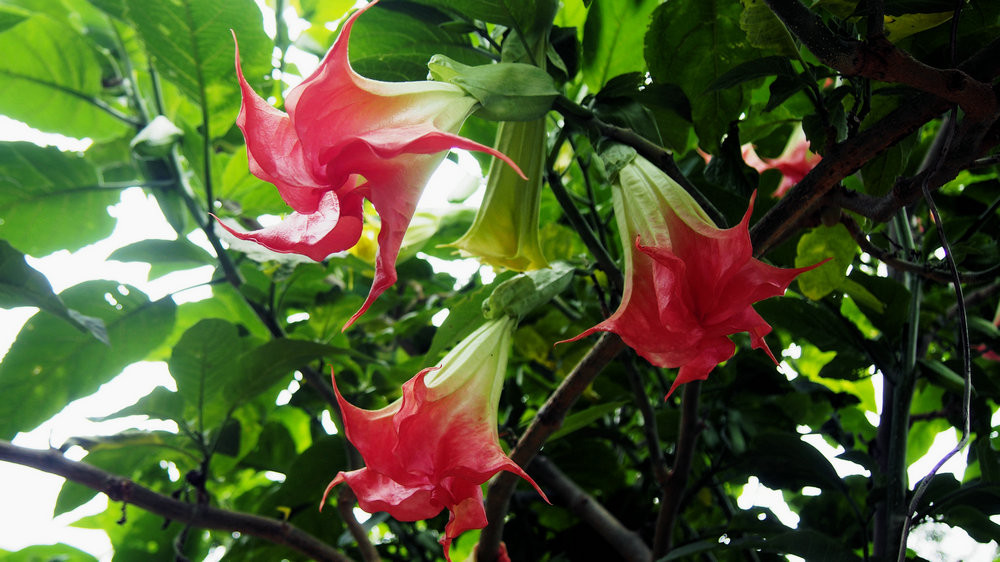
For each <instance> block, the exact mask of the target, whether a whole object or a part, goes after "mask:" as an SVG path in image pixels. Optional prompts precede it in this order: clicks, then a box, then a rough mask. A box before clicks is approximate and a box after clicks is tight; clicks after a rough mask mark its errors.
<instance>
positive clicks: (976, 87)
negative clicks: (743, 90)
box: [765, 0, 997, 120]
mask: <svg viewBox="0 0 1000 562" xmlns="http://www.w3.org/2000/svg"><path fill="white" fill-rule="evenodd" d="M765 2H766V3H767V5H768V6H769V7H770V8H771V10H772V11H773V12H774V13H775V15H777V16H778V18H779V19H781V21H782V22H783V23H784V24H785V25H786V26H787V27H788V29H789V31H791V32H792V34H793V35H795V37H796V38H798V39H799V40H800V41H802V43H803V44H805V45H806V47H808V48H809V50H810V51H812V52H813V54H815V55H816V56H817V57H818V58H819V59H820V61H821V62H823V63H824V64H826V65H828V66H830V67H831V68H833V69H835V70H837V71H838V72H840V73H841V74H843V75H845V76H862V77H865V78H871V79H873V80H879V81H881V82H893V83H897V84H904V85H907V86H911V87H913V88H916V89H918V90H921V91H923V92H927V93H929V94H932V95H934V96H936V97H938V98H941V99H943V100H947V101H949V102H951V103H955V104H958V105H959V106H960V107H961V108H962V109H963V110H964V111H965V113H966V114H967V115H969V116H970V117H971V118H973V119H974V120H982V119H985V118H988V117H989V116H992V115H994V114H995V113H996V111H997V97H996V94H995V93H994V92H993V88H991V87H990V85H989V84H988V83H985V82H981V81H979V80H976V79H975V78H973V77H972V76H970V75H969V74H967V73H966V72H964V71H962V70H961V69H957V68H949V69H938V68H934V67H932V66H929V65H927V64H924V63H922V62H920V61H918V60H917V59H915V58H913V57H912V56H910V54H909V53H907V52H905V51H903V50H902V49H899V48H897V47H896V46H895V45H894V44H893V43H892V42H890V41H889V40H888V39H887V38H886V37H885V35H883V34H879V33H875V34H874V35H873V36H871V37H870V38H869V39H868V40H867V41H858V40H856V39H853V38H848V37H842V36H838V35H836V34H834V33H833V32H831V31H830V30H829V29H828V28H827V27H826V25H824V24H823V22H822V20H820V19H819V17H818V16H817V15H816V14H814V13H813V12H812V11H810V10H809V9H808V8H806V7H805V6H803V5H802V4H801V3H800V2H799V1H798V0H765Z"/></svg>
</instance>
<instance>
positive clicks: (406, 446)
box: [320, 317, 547, 556]
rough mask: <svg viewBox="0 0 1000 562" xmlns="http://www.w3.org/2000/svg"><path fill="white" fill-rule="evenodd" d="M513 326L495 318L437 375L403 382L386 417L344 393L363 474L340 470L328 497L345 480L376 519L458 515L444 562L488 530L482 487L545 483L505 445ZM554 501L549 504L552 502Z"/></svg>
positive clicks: (451, 523)
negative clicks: (511, 481) (505, 478)
mask: <svg viewBox="0 0 1000 562" xmlns="http://www.w3.org/2000/svg"><path fill="white" fill-rule="evenodd" d="M513 326H514V320H512V319H511V318H510V317H503V318H501V319H497V320H491V321H489V322H487V323H486V324H484V325H483V326H482V327H481V328H479V329H478V330H476V331H475V332H473V333H472V334H471V335H469V336H468V337H466V338H465V339H464V340H462V342H461V343H459V344H458V346H456V347H455V349H453V350H452V351H451V352H450V353H448V354H447V355H446V356H445V357H444V358H443V359H442V360H441V366H440V367H438V368H429V369H424V370H423V371H420V372H419V373H417V375H416V376H414V377H413V378H412V379H410V380H409V381H407V382H406V383H404V384H403V395H402V397H401V398H400V399H398V400H396V401H395V402H393V403H392V404H389V405H388V406H386V407H384V408H382V409H380V410H364V409H361V408H357V407H355V406H353V405H351V404H350V403H348V402H347V401H346V400H345V399H344V397H343V396H341V394H340V391H339V390H338V389H337V383H336V380H334V390H336V391H337V401H338V403H339V404H340V408H341V411H342V414H343V418H344V431H345V433H346V434H347V438H348V439H349V440H350V441H351V443H353V444H354V446H355V447H357V449H358V451H360V452H361V456H362V457H363V458H364V461H365V467H364V468H361V469H359V470H353V471H350V472H340V473H338V474H337V476H336V477H335V478H334V479H333V481H332V482H330V485H329V486H328V487H327V489H326V492H325V493H324V494H323V502H322V503H321V504H320V506H321V507H322V505H323V504H325V503H326V497H327V494H329V493H330V490H331V489H333V487H334V486H336V485H338V484H340V483H345V482H346V483H347V485H348V486H350V487H351V489H352V490H353V491H354V494H355V495H356V496H357V498H358V504H359V505H360V506H361V508H362V509H364V510H365V511H367V512H369V513H375V512H377V511H387V512H388V513H389V514H390V515H392V516H393V517H395V518H396V519H399V520H401V521H416V520H418V519H428V518H431V517H434V516H435V515H437V514H438V513H440V512H441V510H442V509H447V510H448V511H449V512H450V515H451V516H450V518H449V519H448V524H447V525H446V526H445V536H444V537H443V538H442V539H441V544H442V545H443V546H444V551H445V555H446V556H447V554H448V547H449V545H450V544H451V541H452V540H453V539H454V538H455V537H457V536H458V535H459V534H461V533H462V532H464V531H467V530H469V529H481V528H483V527H485V526H486V511H485V509H484V508H483V493H482V489H481V488H480V485H481V484H483V483H484V482H486V481H487V480H489V479H490V478H491V477H492V476H493V475H494V474H496V473H497V472H499V471H501V470H506V471H509V472H513V473H514V474H517V475H518V476H520V477H521V478H524V479H525V480H527V481H528V482H530V483H531V484H532V486H534V487H535V489H536V490H538V493H539V494H541V495H542V497H543V498H544V497H545V494H543V493H542V491H541V490H540V489H539V488H538V485H537V484H535V482H534V481H533V480H532V479H531V477H529V476H528V475H527V473H525V472H524V470H522V469H521V467H519V466H518V465H517V464H516V463H514V461H512V460H510V458H508V457H507V455H505V454H504V452H503V450H502V449H501V448H500V444H499V437H498V435H497V407H498V404H499V400H500V390H501V389H502V388H503V378H504V373H505V371H506V368H507V355H508V353H509V350H510V346H511V331H512V328H513ZM546 501H547V500H546Z"/></svg>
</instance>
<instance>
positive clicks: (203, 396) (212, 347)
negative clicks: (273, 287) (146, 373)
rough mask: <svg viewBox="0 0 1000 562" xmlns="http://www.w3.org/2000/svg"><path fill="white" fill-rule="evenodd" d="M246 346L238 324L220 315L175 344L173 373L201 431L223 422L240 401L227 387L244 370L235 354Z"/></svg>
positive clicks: (204, 322)
mask: <svg viewBox="0 0 1000 562" xmlns="http://www.w3.org/2000/svg"><path fill="white" fill-rule="evenodd" d="M242 348H243V342H242V341H240V337H239V333H238V331H237V328H236V326H235V325H234V324H230V323H229V322H226V321H225V320H220V319H217V318H209V319H206V320H202V321H201V322H198V323H197V324H195V325H194V326H192V327H191V328H189V329H188V330H187V331H186V332H184V335H183V336H181V339H180V341H178V342H177V345H176V346H174V352H173V354H172V355H171V356H170V361H169V363H168V367H169V369H170V374H171V375H172V376H173V377H174V380H175V381H177V394H179V395H180V397H181V398H182V399H183V400H184V410H185V412H191V413H192V414H193V416H192V417H193V419H196V420H198V426H197V427H198V430H199V431H205V430H207V429H209V428H213V427H215V426H217V425H219V424H220V423H222V421H223V420H224V419H225V418H226V417H227V416H228V415H229V413H230V412H231V411H232V406H233V405H234V404H235V403H236V401H235V400H234V397H233V396H232V395H231V394H230V393H229V392H227V391H228V390H229V389H231V388H232V385H233V382H234V381H235V380H236V379H237V377H238V376H239V374H240V369H239V363H237V362H236V361H233V354H234V353H237V352H239V350H240V349H242Z"/></svg>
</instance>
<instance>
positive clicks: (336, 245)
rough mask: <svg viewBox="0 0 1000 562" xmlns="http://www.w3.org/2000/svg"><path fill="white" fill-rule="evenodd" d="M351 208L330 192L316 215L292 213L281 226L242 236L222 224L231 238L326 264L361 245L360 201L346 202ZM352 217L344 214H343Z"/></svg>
mask: <svg viewBox="0 0 1000 562" xmlns="http://www.w3.org/2000/svg"><path fill="white" fill-rule="evenodd" d="M345 202H346V203H348V206H349V207H350V208H348V209H341V202H340V201H339V199H338V198H337V196H336V194H335V193H333V192H327V193H326V194H325V195H324V197H323V200H322V202H321V203H320V206H319V208H318V209H317V211H316V212H315V213H313V214H301V213H291V214H289V215H288V216H287V217H285V218H284V220H282V221H281V222H279V223H277V224H275V225H272V226H269V227H266V228H262V229H260V230H255V231H252V232H239V231H237V230H235V229H233V228H231V227H229V226H228V225H226V224H225V223H223V222H222V221H219V224H220V225H222V227H223V228H225V229H226V230H227V231H229V233H230V234H232V235H233V236H235V237H237V238H239V239H241V240H251V241H253V242H256V243H258V244H260V245H261V246H264V247H265V248H267V249H269V250H272V251H274V252H278V253H282V254H292V253H294V254H301V255H304V256H306V257H309V258H311V259H313V260H316V261H323V260H324V259H326V258H327V257H328V256H329V255H330V254H333V253H336V252H342V251H344V250H346V249H348V248H351V247H352V246H354V245H355V244H357V242H358V240H360V239H361V229H362V226H363V222H362V218H361V203H362V200H361V198H360V197H357V196H355V197H348V198H347V199H346V200H345ZM342 210H343V211H347V213H349V214H343V213H341V211H342Z"/></svg>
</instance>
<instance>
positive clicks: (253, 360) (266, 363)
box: [226, 339, 341, 404]
mask: <svg viewBox="0 0 1000 562" xmlns="http://www.w3.org/2000/svg"><path fill="white" fill-rule="evenodd" d="M338 353H341V352H340V351H338V350H337V349H336V348H335V347H332V346H329V345H325V344H321V343H317V342H312V341H306V340H294V339H276V340H271V341H269V342H267V343H265V344H264V345H262V346H259V347H255V348H254V349H252V350H250V351H248V352H246V353H244V354H243V355H242V356H241V357H240V358H239V372H238V373H237V374H236V376H234V377H233V378H232V379H231V380H230V381H228V383H227V390H226V396H227V399H228V400H231V401H233V403H236V404H238V403H241V402H244V401H246V400H249V399H251V398H253V397H254V396H256V395H257V394H260V393H261V392H264V391H265V390H267V389H269V388H271V387H272V386H274V385H275V384H277V383H278V382H280V381H281V380H282V378H284V377H286V376H287V375H288V374H289V373H291V372H292V371H294V370H295V369H298V368H299V367H302V366H304V365H307V364H309V363H310V362H312V361H315V360H316V359H319V358H321V357H323V356H325V355H335V354H338ZM327 374H328V373H327Z"/></svg>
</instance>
